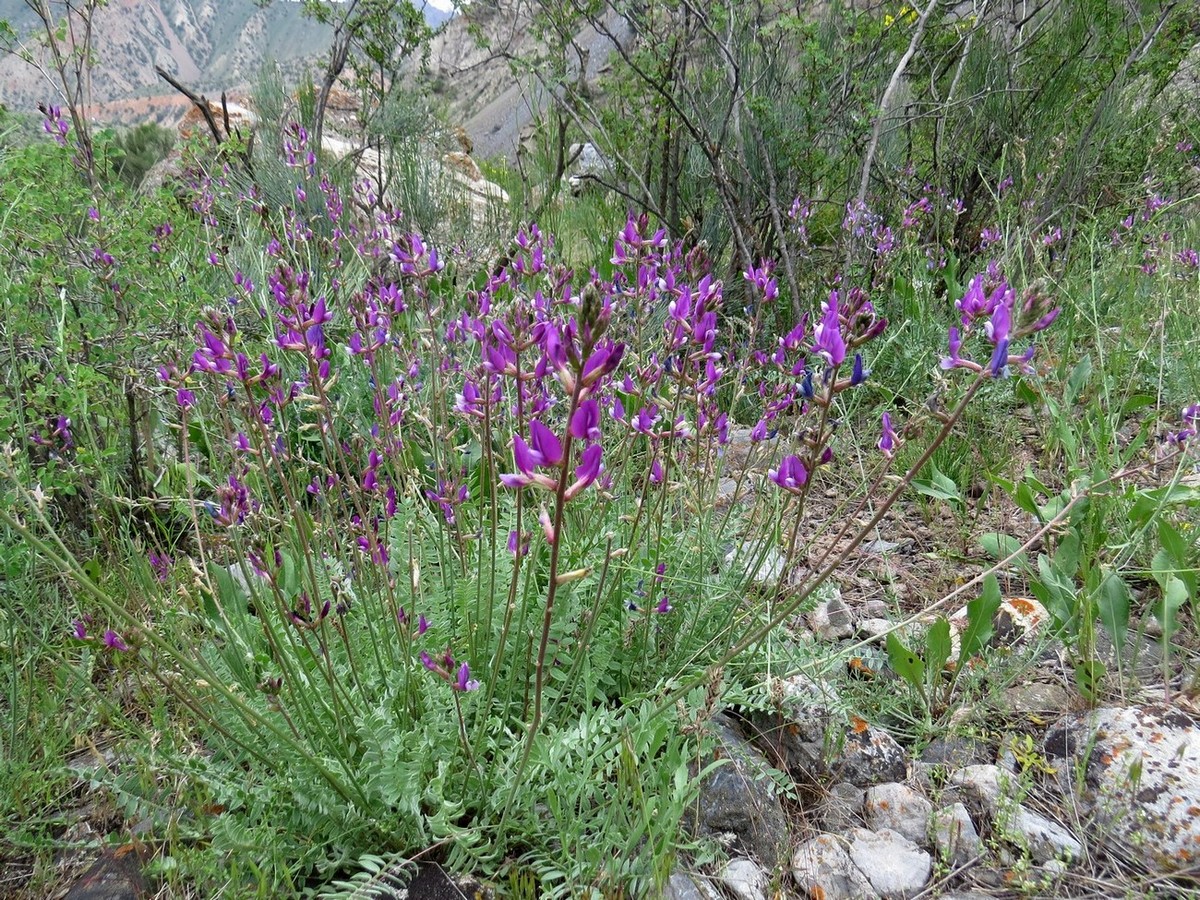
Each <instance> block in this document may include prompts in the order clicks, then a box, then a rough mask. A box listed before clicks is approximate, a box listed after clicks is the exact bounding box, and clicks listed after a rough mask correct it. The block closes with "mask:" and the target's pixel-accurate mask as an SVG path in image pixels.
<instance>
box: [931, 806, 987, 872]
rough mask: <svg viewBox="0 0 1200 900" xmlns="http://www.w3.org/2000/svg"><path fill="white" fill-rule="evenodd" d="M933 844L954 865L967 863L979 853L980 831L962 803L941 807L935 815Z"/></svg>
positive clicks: (942, 856)
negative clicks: (976, 828)
mask: <svg viewBox="0 0 1200 900" xmlns="http://www.w3.org/2000/svg"><path fill="white" fill-rule="evenodd" d="M933 844H934V847H935V848H936V849H937V852H938V855H939V856H940V857H941V858H942V859H945V860H948V861H949V863H950V865H952V866H955V867H957V866H962V865H966V864H967V863H968V862H970V861H971V860H972V859H974V858H975V856H976V855H977V854H978V853H979V847H980V841H979V832H978V831H976V830H975V823H974V822H972V821H971V814H970V813H968V812H967V808H966V807H965V806H963V805H962V804H961V803H955V804H954V805H952V806H946V807H943V808H942V809H939V810H938V811H937V812H936V813H934V816H933Z"/></svg>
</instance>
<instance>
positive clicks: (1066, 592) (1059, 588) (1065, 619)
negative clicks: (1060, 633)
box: [1031, 554, 1075, 629]
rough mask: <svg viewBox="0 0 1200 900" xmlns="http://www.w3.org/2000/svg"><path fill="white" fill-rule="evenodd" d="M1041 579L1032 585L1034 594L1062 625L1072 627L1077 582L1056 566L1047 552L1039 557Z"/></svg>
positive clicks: (1057, 622)
mask: <svg viewBox="0 0 1200 900" xmlns="http://www.w3.org/2000/svg"><path fill="white" fill-rule="evenodd" d="M1038 577H1039V581H1038V582H1036V583H1035V584H1033V585H1031V588H1032V590H1033V593H1034V596H1035V597H1037V598H1038V599H1039V600H1041V601H1042V605H1043V606H1045V607H1046V609H1047V610H1049V611H1050V615H1052V616H1054V619H1055V623H1056V624H1057V625H1059V626H1060V627H1066V628H1068V629H1070V628H1071V625H1072V622H1073V620H1074V618H1075V583H1074V582H1073V581H1071V580H1070V578H1069V577H1068V576H1066V575H1064V574H1063V573H1061V572H1059V571H1058V570H1057V569H1056V568H1054V566H1053V564H1052V563H1051V562H1050V558H1049V557H1048V556H1046V555H1045V554H1042V555H1041V556H1039V557H1038Z"/></svg>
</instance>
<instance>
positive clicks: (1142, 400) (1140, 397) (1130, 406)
mask: <svg viewBox="0 0 1200 900" xmlns="http://www.w3.org/2000/svg"><path fill="white" fill-rule="evenodd" d="M1157 403H1158V398H1157V397H1155V396H1154V395H1152V394H1134V395H1133V396H1132V397H1130V398H1129V399H1128V400H1126V401H1125V402H1124V403H1122V404H1121V415H1123V416H1127V415H1129V414H1130V413H1133V412H1137V411H1138V410H1139V409H1145V408H1146V407H1148V406H1154V405H1156V404H1157Z"/></svg>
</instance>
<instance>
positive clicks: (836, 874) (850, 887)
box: [792, 834, 879, 900]
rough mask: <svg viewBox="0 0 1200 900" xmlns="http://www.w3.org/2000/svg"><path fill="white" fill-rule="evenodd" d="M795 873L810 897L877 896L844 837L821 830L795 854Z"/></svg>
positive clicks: (870, 899) (867, 899)
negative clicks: (854, 859) (823, 832)
mask: <svg viewBox="0 0 1200 900" xmlns="http://www.w3.org/2000/svg"><path fill="white" fill-rule="evenodd" d="M792 877H793V878H794V879H796V884H798V885H799V886H800V889H801V890H802V891H804V893H805V895H806V896H808V897H809V898H811V900H817V898H820V900H876V898H878V897H879V894H878V892H876V890H875V889H874V888H873V887H871V882H870V881H868V880H867V877H866V876H865V875H863V873H862V872H861V871H860V870H859V868H858V867H857V866H856V865H855V864H854V862H853V860H851V859H850V854H849V853H848V852H847V850H846V846H845V841H843V840H842V839H841V838H839V837H837V836H836V835H832V834H821V835H817V836H816V837H815V838H813V839H812V840H809V841H805V842H804V843H803V844H801V845H800V846H799V847H797V848H796V852H795V853H794V854H793V855H792Z"/></svg>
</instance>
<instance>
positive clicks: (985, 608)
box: [958, 575, 1002, 665]
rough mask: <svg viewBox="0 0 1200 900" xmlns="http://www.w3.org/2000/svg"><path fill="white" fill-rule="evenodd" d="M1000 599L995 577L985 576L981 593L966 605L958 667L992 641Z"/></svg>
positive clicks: (998, 586)
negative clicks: (965, 618) (965, 621)
mask: <svg viewBox="0 0 1200 900" xmlns="http://www.w3.org/2000/svg"><path fill="white" fill-rule="evenodd" d="M1001 599H1002V598H1001V596H1000V583H999V582H998V581H996V576H995V575H989V576H987V578H985V579H984V580H983V592H982V593H981V594H980V595H979V596H978V597H976V598H975V599H974V600H971V601H969V602H968V603H967V627H966V629H965V630H964V631H963V633H962V638H961V639H960V642H959V648H958V661H959V664H960V665H961V664H962V663H963V662H965V661H966V660H968V659H970V658H971V657H972V656H974V655H975V654H976V653H978V652H979V651H980V650H982V649H983V648H984V647H986V646H987V643H988V641H990V640H991V639H992V629H993V624H992V623H993V622H994V620H995V618H996V610H998V609H999V608H1000V602H1001Z"/></svg>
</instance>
